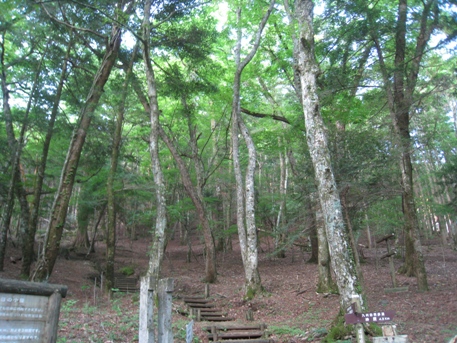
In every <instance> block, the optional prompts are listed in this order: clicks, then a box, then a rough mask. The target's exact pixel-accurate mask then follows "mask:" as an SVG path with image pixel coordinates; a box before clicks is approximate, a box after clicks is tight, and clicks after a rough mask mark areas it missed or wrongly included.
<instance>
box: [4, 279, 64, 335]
mask: <svg viewBox="0 0 457 343" xmlns="http://www.w3.org/2000/svg"><path fill="white" fill-rule="evenodd" d="M66 294H67V287H66V286H62V285H52V284H46V283H36V282H26V281H18V280H4V279H0V342H8V343H23V342H27V343H55V342H56V340H57V324H58V322H59V313H60V301H61V299H62V298H63V297H65V296H66Z"/></svg>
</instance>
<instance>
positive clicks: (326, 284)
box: [284, 0, 336, 292]
mask: <svg viewBox="0 0 457 343" xmlns="http://www.w3.org/2000/svg"><path fill="white" fill-rule="evenodd" d="M284 7H285V9H286V12H287V16H288V18H289V21H290V23H295V21H296V19H295V15H294V12H293V11H292V10H291V8H290V5H289V0H285V1H284ZM293 27H294V26H293V25H291V28H293ZM291 31H292V33H291V36H292V41H293V49H294V51H293V59H294V65H295V66H298V65H299V61H300V56H301V52H300V51H301V48H300V47H301V43H300V32H298V36H299V37H297V34H296V32H294V30H291ZM294 69H295V70H294V89H295V93H296V94H297V97H298V100H299V101H300V103H301V104H302V106H303V90H302V83H301V79H302V77H301V70H300V68H298V67H296V68H294ZM305 94H306V93H305ZM289 159H290V160H291V163H290V164H291V167H292V170H294V169H295V170H296V169H297V168H293V166H294V165H296V163H295V159H294V158H293V155H292V154H291V155H289ZM315 178H316V177H315ZM308 194H311V191H309V190H308ZM307 197H308V198H309V201H310V206H312V208H314V209H315V213H314V214H312V215H311V216H312V221H313V222H314V223H315V225H316V229H315V235H316V238H312V241H311V244H313V243H314V244H315V243H316V241H317V244H316V249H314V247H313V246H312V249H313V254H316V251H315V250H317V262H318V266H319V267H318V286H317V290H318V291H322V292H327V291H331V290H333V289H335V287H336V286H335V283H334V282H333V280H332V277H331V275H332V273H331V272H332V270H331V262H330V261H331V259H330V253H329V247H328V244H329V243H328V240H327V234H326V233H325V230H326V227H325V225H326V223H325V221H324V220H323V215H322V208H321V204H320V202H319V204H316V206H313V204H312V202H314V196H311V195H308V196H307ZM312 199H313V200H312Z"/></svg>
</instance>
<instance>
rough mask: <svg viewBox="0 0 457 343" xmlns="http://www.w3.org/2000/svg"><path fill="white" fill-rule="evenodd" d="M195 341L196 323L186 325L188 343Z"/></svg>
mask: <svg viewBox="0 0 457 343" xmlns="http://www.w3.org/2000/svg"><path fill="white" fill-rule="evenodd" d="M193 339H194V321H193V320H192V321H191V322H190V323H189V324H187V325H186V343H192V340H193Z"/></svg>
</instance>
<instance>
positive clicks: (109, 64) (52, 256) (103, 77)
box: [32, 25, 122, 281]
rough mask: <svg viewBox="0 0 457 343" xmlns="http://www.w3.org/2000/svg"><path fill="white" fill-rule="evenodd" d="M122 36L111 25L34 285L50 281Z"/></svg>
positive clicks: (66, 166)
mask: <svg viewBox="0 0 457 343" xmlns="http://www.w3.org/2000/svg"><path fill="white" fill-rule="evenodd" d="M121 33H122V30H121V27H120V26H118V25H114V26H113V29H112V32H111V36H110V39H109V44H108V45H107V47H106V52H105V55H104V57H103V60H102V63H101V65H100V67H99V69H98V71H97V74H96V75H95V77H94V81H93V83H92V87H91V89H90V91H89V94H88V96H87V98H86V101H85V103H84V106H83V108H82V110H81V114H80V119H79V123H78V126H77V128H76V130H75V132H74V133H73V137H72V140H71V143H70V147H69V149H68V153H67V157H66V159H65V164H64V167H63V169H62V174H61V177H60V183H59V187H58V191H57V196H56V198H55V199H54V203H53V206H52V210H51V216H50V220H49V225H48V229H47V232H46V239H45V243H44V249H43V254H42V257H41V259H40V260H39V261H38V262H37V265H36V266H35V270H34V273H33V276H32V279H33V280H34V281H43V280H47V279H48V278H49V277H50V275H51V273H52V270H53V268H54V264H55V262H56V259H57V256H58V254H59V246H60V240H61V238H62V233H63V229H64V225H65V220H66V217H67V210H68V205H69V202H70V197H71V193H72V191H73V185H74V181H75V176H76V171H77V169H78V164H79V159H80V156H81V151H82V149H83V146H84V142H85V139H86V134H87V130H88V129H89V126H90V123H91V121H92V117H93V115H94V112H95V109H96V107H97V105H98V102H99V100H100V97H101V96H102V94H103V86H104V85H105V83H106V82H107V81H108V78H109V75H110V73H111V70H112V68H113V66H114V63H115V61H116V58H117V53H118V51H119V47H120V43H121Z"/></svg>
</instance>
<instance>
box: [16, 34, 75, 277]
mask: <svg viewBox="0 0 457 343" xmlns="http://www.w3.org/2000/svg"><path fill="white" fill-rule="evenodd" d="M72 47H73V35H72V34H71V38H70V41H69V42H68V45H67V51H66V53H65V57H64V60H63V63H62V72H61V73H60V80H59V84H58V85H57V90H56V94H55V98H54V103H53V105H52V110H51V115H50V117H49V122H48V129H47V132H46V137H45V139H44V142H43V151H42V153H41V159H40V164H39V165H38V172H37V177H36V179H35V185H34V190H33V202H32V203H31V214H30V222H29V227H28V233H27V238H26V240H25V242H24V243H25V244H24V248H23V250H22V266H21V275H23V276H24V277H27V278H28V277H29V275H30V266H31V264H32V261H33V258H34V255H35V252H34V244H35V234H36V231H37V228H38V219H39V211H40V203H41V192H42V190H43V182H44V173H45V170H46V164H47V160H48V153H49V147H50V145H51V140H52V135H53V131H54V123H55V121H56V118H57V114H58V112H59V105H60V99H61V97H62V90H63V86H64V84H65V81H66V78H67V67H68V60H69V59H70V52H71V49H72Z"/></svg>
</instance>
